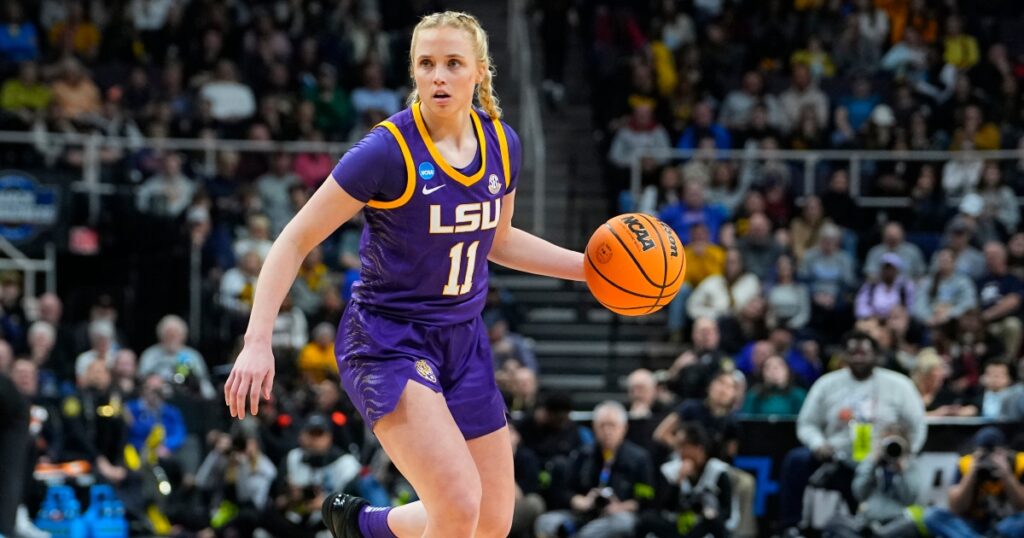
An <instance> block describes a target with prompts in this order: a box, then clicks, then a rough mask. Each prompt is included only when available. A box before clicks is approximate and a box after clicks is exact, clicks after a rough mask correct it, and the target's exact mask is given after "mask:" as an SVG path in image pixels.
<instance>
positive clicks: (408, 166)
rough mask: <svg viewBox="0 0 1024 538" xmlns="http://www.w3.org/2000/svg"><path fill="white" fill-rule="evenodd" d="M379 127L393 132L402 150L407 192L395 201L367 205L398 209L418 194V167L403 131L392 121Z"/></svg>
mask: <svg viewBox="0 0 1024 538" xmlns="http://www.w3.org/2000/svg"><path fill="white" fill-rule="evenodd" d="M377 126H378V127H380V126H383V127H385V128H387V130H389V131H391V134H392V135H393V136H394V137H395V140H396V141H397V142H398V148H399V149H401V150H402V157H404V158H405V176H406V177H405V192H403V193H402V196H399V197H398V198H397V199H395V200H390V201H386V202H382V201H378V200H370V201H369V202H367V203H366V205H368V206H370V207H372V208H374V209H396V208H399V207H402V206H403V205H405V204H406V203H407V202H408V201H409V200H410V199H412V194H413V193H414V192H416V167H415V166H414V165H413V162H412V152H411V151H409V145H408V144H406V143H405V138H404V137H403V136H402V133H401V131H399V130H398V126H396V125H395V124H394V123H391V122H390V121H382V122H380V123H378V124H377Z"/></svg>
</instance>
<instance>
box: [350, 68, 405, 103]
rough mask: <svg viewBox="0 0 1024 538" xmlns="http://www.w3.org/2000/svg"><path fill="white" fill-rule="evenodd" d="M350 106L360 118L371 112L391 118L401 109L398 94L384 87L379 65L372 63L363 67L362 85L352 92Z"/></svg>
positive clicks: (382, 72) (382, 74) (382, 73)
mask: <svg viewBox="0 0 1024 538" xmlns="http://www.w3.org/2000/svg"><path fill="white" fill-rule="evenodd" d="M352 105H353V106H354V107H355V109H356V114H357V115H359V116H360V117H363V116H365V115H366V114H368V113H369V112H370V111H371V110H376V111H380V112H381V113H383V114H384V116H391V115H392V114H394V113H395V112H398V110H399V109H400V108H402V105H401V98H400V97H399V96H398V92H396V91H394V90H392V89H389V88H385V87H384V71H383V69H382V67H381V65H380V64H379V63H377V62H372V61H371V62H367V63H366V65H364V66H363V77H362V85H360V86H359V87H357V88H356V89H355V90H353V91H352Z"/></svg>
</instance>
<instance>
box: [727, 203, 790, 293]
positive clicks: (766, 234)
mask: <svg viewBox="0 0 1024 538" xmlns="http://www.w3.org/2000/svg"><path fill="white" fill-rule="evenodd" d="M736 249H737V250H739V253H740V257H741V260H742V265H743V267H744V268H745V269H746V270H747V271H749V272H750V273H752V274H753V275H755V276H756V277H757V278H759V279H760V280H767V279H768V278H769V277H770V276H771V273H772V270H773V269H774V268H775V262H776V260H778V259H779V256H780V255H782V253H783V250H782V247H780V246H779V244H778V243H776V242H775V238H774V237H773V236H772V225H771V221H769V220H768V217H766V216H765V215H764V213H754V214H752V215H750V217H749V218H748V220H747V231H746V233H744V234H743V235H742V236H741V237H740V238H739V240H738V241H737V245H736Z"/></svg>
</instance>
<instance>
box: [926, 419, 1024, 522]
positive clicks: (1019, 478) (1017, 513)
mask: <svg viewBox="0 0 1024 538" xmlns="http://www.w3.org/2000/svg"><path fill="white" fill-rule="evenodd" d="M973 444H974V446H975V449H974V452H972V453H971V454H967V455H965V456H963V457H961V458H960V461H959V462H958V465H957V484H956V485H955V486H953V487H952V488H950V490H949V508H948V509H946V508H939V507H932V508H929V509H928V511H927V513H926V514H925V518H924V522H925V526H926V527H927V528H928V532H929V533H930V534H931V535H932V536H936V537H939V538H968V537H971V538H973V537H981V536H985V535H988V534H992V533H996V534H997V535H1002V536H1020V535H1021V532H1022V527H1024V455H1022V454H1020V453H1019V452H1016V451H1014V450H1011V449H1010V448H1009V446H1008V444H1007V442H1006V437H1005V435H1004V434H1003V432H1002V431H1000V430H999V429H998V428H996V427H994V426H988V427H985V428H982V429H981V430H979V431H978V433H976V434H975V435H974V443H973Z"/></svg>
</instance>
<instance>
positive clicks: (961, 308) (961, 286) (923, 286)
mask: <svg viewBox="0 0 1024 538" xmlns="http://www.w3.org/2000/svg"><path fill="white" fill-rule="evenodd" d="M953 256H954V255H953V251H952V250H950V249H948V248H947V249H942V250H940V251H938V252H937V253H936V254H935V269H934V270H933V271H932V274H931V275H929V276H926V277H924V278H923V279H922V280H921V281H920V283H919V284H918V285H917V286H916V289H917V290H918V293H917V294H916V295H915V299H914V305H913V306H912V307H911V314H912V315H913V316H914V318H915V319H916V320H917V321H919V322H921V323H923V324H925V325H926V326H928V327H932V328H934V327H938V326H940V325H943V324H945V323H946V322H947V321H950V320H955V319H957V318H959V317H960V316H962V315H963V314H964V313H965V312H967V310H969V309H971V308H974V307H975V306H976V305H977V304H978V302H977V293H976V292H975V288H974V283H973V282H971V280H970V279H969V278H968V277H967V276H965V275H963V274H960V273H958V272H956V271H955V266H954V258H953Z"/></svg>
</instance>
